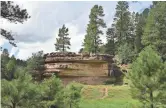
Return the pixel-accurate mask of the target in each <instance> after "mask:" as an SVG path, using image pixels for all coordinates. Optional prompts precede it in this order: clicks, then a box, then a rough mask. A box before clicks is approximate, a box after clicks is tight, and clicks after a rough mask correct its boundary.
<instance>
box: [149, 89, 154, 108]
mask: <svg viewBox="0 0 166 108" xmlns="http://www.w3.org/2000/svg"><path fill="white" fill-rule="evenodd" d="M150 108H154V105H153V92H152V90H150Z"/></svg>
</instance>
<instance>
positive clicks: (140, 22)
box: [135, 8, 149, 53]
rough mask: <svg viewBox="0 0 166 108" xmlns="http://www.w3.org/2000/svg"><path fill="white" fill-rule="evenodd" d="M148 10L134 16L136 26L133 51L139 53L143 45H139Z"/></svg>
mask: <svg viewBox="0 0 166 108" xmlns="http://www.w3.org/2000/svg"><path fill="white" fill-rule="evenodd" d="M148 13H149V9H148V8H146V9H145V10H144V11H143V12H142V13H141V14H138V13H137V15H136V19H137V25H136V37H135V51H136V53H139V52H140V51H141V50H142V48H143V45H142V43H141V38H142V35H143V32H144V28H145V25H146V19H147V17H148Z"/></svg>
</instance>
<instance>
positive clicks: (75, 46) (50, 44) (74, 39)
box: [16, 23, 84, 60]
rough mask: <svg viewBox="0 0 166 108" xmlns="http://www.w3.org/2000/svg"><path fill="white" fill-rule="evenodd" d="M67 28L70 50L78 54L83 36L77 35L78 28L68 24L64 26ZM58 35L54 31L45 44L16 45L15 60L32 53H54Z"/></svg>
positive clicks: (21, 43)
mask: <svg viewBox="0 0 166 108" xmlns="http://www.w3.org/2000/svg"><path fill="white" fill-rule="evenodd" d="M66 27H68V28H69V37H70V38H71V50H70V51H73V52H78V51H79V49H80V48H81V45H82V42H83V38H84V34H79V32H78V31H79V30H78V27H77V26H75V25H72V24H70V23H68V24H66ZM57 35H58V29H56V30H55V31H54V33H53V34H52V37H51V38H50V39H49V40H47V41H46V42H36V43H30V44H27V43H23V42H20V43H18V44H17V45H18V48H19V52H18V54H17V56H16V57H17V58H21V59H24V60H25V59H27V58H28V57H30V56H31V55H32V53H34V52H37V51H40V50H43V51H44V53H50V52H54V51H55V47H54V43H55V42H56V37H57Z"/></svg>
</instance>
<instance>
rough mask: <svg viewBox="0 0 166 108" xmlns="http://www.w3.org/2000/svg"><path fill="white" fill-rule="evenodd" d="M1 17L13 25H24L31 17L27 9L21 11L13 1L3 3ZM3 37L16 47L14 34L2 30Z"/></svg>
mask: <svg viewBox="0 0 166 108" xmlns="http://www.w3.org/2000/svg"><path fill="white" fill-rule="evenodd" d="M1 17H2V18H4V19H7V20H8V21H10V22H12V23H17V22H19V23H23V22H24V21H26V20H27V19H28V18H30V16H29V15H28V13H27V10H26V9H20V7H19V6H18V5H14V4H13V2H12V1H1ZM1 35H2V36H3V37H5V38H6V39H7V40H9V43H10V44H12V45H13V46H15V47H16V44H15V42H14V40H15V39H14V38H13V34H12V33H11V32H9V31H7V30H5V29H2V28H1Z"/></svg>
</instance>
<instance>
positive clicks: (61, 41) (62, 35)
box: [55, 25, 70, 53]
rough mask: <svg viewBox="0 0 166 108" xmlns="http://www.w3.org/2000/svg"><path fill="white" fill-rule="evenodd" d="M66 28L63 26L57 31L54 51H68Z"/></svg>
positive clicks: (68, 39) (68, 40)
mask: <svg viewBox="0 0 166 108" xmlns="http://www.w3.org/2000/svg"><path fill="white" fill-rule="evenodd" d="M68 31H69V30H68V28H66V27H65V25H63V26H62V28H60V29H59V34H58V37H59V38H56V44H55V49H56V51H60V52H63V53H64V52H65V51H67V49H70V38H69V37H68V35H69V34H68Z"/></svg>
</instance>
